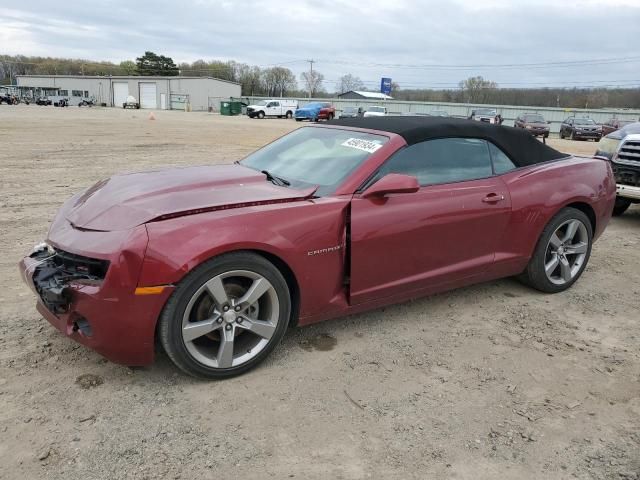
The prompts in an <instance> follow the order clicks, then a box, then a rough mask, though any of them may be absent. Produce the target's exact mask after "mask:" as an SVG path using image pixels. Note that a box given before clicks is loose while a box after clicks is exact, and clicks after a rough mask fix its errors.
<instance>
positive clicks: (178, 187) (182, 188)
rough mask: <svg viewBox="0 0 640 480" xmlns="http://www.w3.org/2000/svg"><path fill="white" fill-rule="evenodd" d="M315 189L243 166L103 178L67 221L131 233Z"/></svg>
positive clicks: (77, 200) (73, 207) (304, 195)
mask: <svg viewBox="0 0 640 480" xmlns="http://www.w3.org/2000/svg"><path fill="white" fill-rule="evenodd" d="M315 190H316V189H315V188H310V189H306V190H296V189H293V188H287V187H279V186H277V185H274V184H273V183H271V182H269V181H267V180H266V178H265V175H264V174H262V173H259V172H257V171H255V170H252V169H250V168H247V167H244V166H242V165H238V164H233V165H214V166H200V167H186V168H172V169H166V170H158V171H152V172H141V173H129V174H123V175H115V176H113V177H111V178H108V179H106V180H102V181H100V182H98V183H96V184H95V185H94V186H92V187H90V188H89V189H87V191H85V192H84V193H83V194H81V195H79V196H77V197H74V198H73V199H72V200H71V202H72V204H71V205H69V206H68V207H67V211H66V218H67V220H68V221H69V222H71V224H72V225H73V226H74V227H76V228H82V229H87V230H99V231H113V230H127V229H130V228H133V227H136V226H138V225H142V224H144V223H148V222H151V221H158V220H163V219H166V218H173V217H178V216H183V215H190V214H195V213H201V212H205V211H211V210H217V209H223V208H224V209H227V208H240V207H244V206H250V205H251V206H252V205H260V204H268V203H280V202H286V201H296V200H302V199H305V198H309V197H311V196H312V195H313V193H314V192H315Z"/></svg>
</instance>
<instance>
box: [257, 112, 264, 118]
mask: <svg viewBox="0 0 640 480" xmlns="http://www.w3.org/2000/svg"><path fill="white" fill-rule="evenodd" d="M258 118H259V119H260V120H262V119H263V118H264V112H262V111H261V112H258Z"/></svg>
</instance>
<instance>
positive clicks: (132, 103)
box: [122, 95, 140, 109]
mask: <svg viewBox="0 0 640 480" xmlns="http://www.w3.org/2000/svg"><path fill="white" fill-rule="evenodd" d="M122 108H135V109H139V108H140V103H139V102H138V101H137V100H136V99H135V97H134V96H133V95H129V96H128V97H127V101H126V102H124V103H123V104H122Z"/></svg>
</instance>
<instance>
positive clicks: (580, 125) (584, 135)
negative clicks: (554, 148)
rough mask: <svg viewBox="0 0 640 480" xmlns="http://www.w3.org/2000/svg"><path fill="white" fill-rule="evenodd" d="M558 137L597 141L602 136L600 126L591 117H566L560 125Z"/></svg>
mask: <svg viewBox="0 0 640 480" xmlns="http://www.w3.org/2000/svg"><path fill="white" fill-rule="evenodd" d="M560 138H561V139H564V138H569V139H571V140H595V141H596V142H599V141H600V139H601V138H602V127H601V126H600V125H598V124H597V123H596V122H594V121H593V119H591V118H580V117H568V118H566V119H565V120H564V121H563V122H562V124H561V125H560Z"/></svg>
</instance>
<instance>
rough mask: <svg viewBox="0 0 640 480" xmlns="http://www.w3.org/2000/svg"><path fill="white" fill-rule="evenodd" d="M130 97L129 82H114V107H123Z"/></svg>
mask: <svg viewBox="0 0 640 480" xmlns="http://www.w3.org/2000/svg"><path fill="white" fill-rule="evenodd" d="M128 96H129V84H128V83H127V82H113V105H114V106H115V107H122V104H123V103H124V102H126V101H127V97H128Z"/></svg>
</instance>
